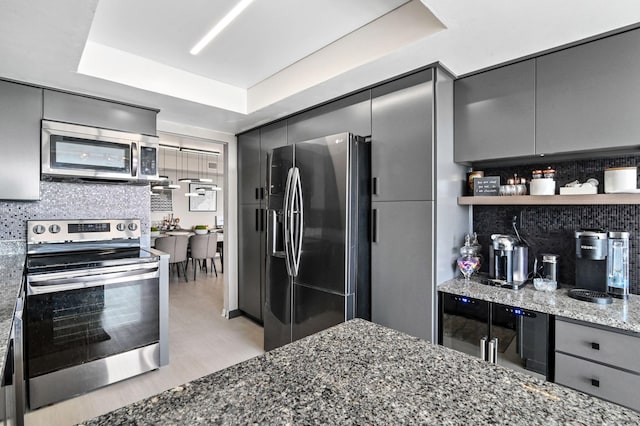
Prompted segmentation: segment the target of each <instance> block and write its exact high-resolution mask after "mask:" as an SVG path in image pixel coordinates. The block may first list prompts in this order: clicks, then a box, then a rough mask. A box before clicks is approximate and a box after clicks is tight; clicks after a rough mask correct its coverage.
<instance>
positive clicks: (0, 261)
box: [0, 254, 25, 372]
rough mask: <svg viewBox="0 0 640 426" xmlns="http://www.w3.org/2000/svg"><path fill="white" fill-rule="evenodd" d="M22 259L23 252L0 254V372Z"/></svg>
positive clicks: (20, 281) (16, 293)
mask: <svg viewBox="0 0 640 426" xmlns="http://www.w3.org/2000/svg"><path fill="white" fill-rule="evenodd" d="M24 260H25V256H24V254H10V255H0V372H2V371H4V362H5V357H6V354H7V345H8V344H9V335H10V334H11V325H12V324H13V312H14V310H15V307H16V298H17V296H18V290H19V289H20V285H21V284H22V272H23V270H24Z"/></svg>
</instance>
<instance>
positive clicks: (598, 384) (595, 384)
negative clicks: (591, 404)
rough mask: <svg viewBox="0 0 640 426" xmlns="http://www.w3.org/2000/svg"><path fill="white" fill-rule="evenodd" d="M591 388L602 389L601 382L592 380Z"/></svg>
mask: <svg viewBox="0 0 640 426" xmlns="http://www.w3.org/2000/svg"><path fill="white" fill-rule="evenodd" d="M591 386H595V387H597V388H599V387H600V380H598V379H591Z"/></svg>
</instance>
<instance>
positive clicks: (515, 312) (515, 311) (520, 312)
mask: <svg viewBox="0 0 640 426" xmlns="http://www.w3.org/2000/svg"><path fill="white" fill-rule="evenodd" d="M513 313H514V314H516V315H522V311H521V310H520V309H514V311H513Z"/></svg>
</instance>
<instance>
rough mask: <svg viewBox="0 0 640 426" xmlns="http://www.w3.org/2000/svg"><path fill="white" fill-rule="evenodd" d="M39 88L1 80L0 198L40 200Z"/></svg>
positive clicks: (40, 99)
mask: <svg viewBox="0 0 640 426" xmlns="http://www.w3.org/2000/svg"><path fill="white" fill-rule="evenodd" d="M41 119H42V89H39V88H36V87H30V86H24V85H21V84H16V83H10V82H8V81H0V150H1V151H2V155H0V181H2V185H1V186H0V199H2V200H39V199H40V120H41Z"/></svg>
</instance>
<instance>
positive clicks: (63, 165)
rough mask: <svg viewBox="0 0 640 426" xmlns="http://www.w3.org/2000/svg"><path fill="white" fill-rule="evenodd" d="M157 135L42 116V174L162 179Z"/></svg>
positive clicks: (124, 179)
mask: <svg viewBox="0 0 640 426" xmlns="http://www.w3.org/2000/svg"><path fill="white" fill-rule="evenodd" d="M158 148H159V140H158V138H157V137H155V136H147V135H140V134H135V133H126V132H119V131H116V130H107V129H100V128H95V127H87V126H79V125H76V124H68V123H60V122H57V121H48V120H42V156H41V159H42V176H43V177H49V178H63V179H65V178H66V179H79V180H81V179H99V180H107V181H109V180H114V181H130V182H140V183H143V182H145V181H150V180H158Z"/></svg>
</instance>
